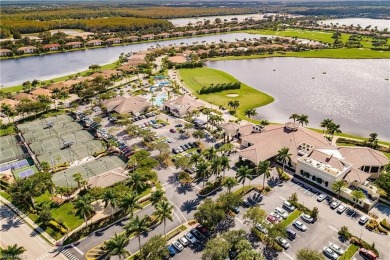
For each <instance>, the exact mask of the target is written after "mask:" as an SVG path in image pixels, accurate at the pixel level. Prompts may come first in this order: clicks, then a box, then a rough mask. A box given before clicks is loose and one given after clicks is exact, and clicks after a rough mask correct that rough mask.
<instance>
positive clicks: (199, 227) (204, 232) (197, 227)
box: [196, 224, 209, 235]
mask: <svg viewBox="0 0 390 260" xmlns="http://www.w3.org/2000/svg"><path fill="white" fill-rule="evenodd" d="M196 229H197V230H198V231H199V232H200V233H202V234H203V235H207V233H209V231H208V230H207V228H205V227H204V226H203V225H201V224H199V225H197V226H196Z"/></svg>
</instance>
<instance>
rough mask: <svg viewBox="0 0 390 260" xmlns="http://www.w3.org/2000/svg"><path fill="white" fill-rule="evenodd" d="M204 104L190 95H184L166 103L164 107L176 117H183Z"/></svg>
mask: <svg viewBox="0 0 390 260" xmlns="http://www.w3.org/2000/svg"><path fill="white" fill-rule="evenodd" d="M202 106H204V103H202V102H200V101H199V100H197V99H195V98H194V97H191V96H189V95H182V96H180V97H178V98H176V99H172V100H169V101H166V102H165V103H164V109H165V110H166V111H168V112H170V113H172V114H173V115H174V116H176V117H183V116H185V115H186V114H187V113H188V112H191V111H193V110H196V109H198V108H200V107H202Z"/></svg>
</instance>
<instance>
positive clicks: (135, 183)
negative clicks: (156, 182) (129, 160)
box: [127, 171, 146, 195]
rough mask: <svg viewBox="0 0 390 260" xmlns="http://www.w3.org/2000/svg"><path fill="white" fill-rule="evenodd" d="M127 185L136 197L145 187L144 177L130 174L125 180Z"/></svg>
mask: <svg viewBox="0 0 390 260" xmlns="http://www.w3.org/2000/svg"><path fill="white" fill-rule="evenodd" d="M127 185H128V186H129V187H131V188H132V189H133V190H134V191H135V193H136V194H137V195H138V192H139V191H141V190H142V189H144V188H145V186H146V184H145V176H143V175H142V174H141V173H139V172H137V171H135V172H133V173H132V174H130V178H129V179H128V180H127Z"/></svg>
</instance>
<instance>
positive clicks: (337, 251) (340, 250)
mask: <svg viewBox="0 0 390 260" xmlns="http://www.w3.org/2000/svg"><path fill="white" fill-rule="evenodd" d="M329 248H330V249H332V250H333V252H336V253H337V254H339V255H342V254H344V250H343V249H341V247H339V246H338V245H336V244H333V243H330V244H329Z"/></svg>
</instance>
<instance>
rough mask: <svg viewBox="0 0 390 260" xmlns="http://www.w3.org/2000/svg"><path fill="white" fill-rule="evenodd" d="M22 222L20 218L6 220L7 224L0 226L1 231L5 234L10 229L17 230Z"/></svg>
mask: <svg viewBox="0 0 390 260" xmlns="http://www.w3.org/2000/svg"><path fill="white" fill-rule="evenodd" d="M23 223H24V222H23V220H21V219H20V218H17V219H15V218H8V220H7V222H6V223H4V224H2V225H1V231H2V232H7V231H8V230H10V229H11V228H18V227H20V226H21V225H22V224H23Z"/></svg>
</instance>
